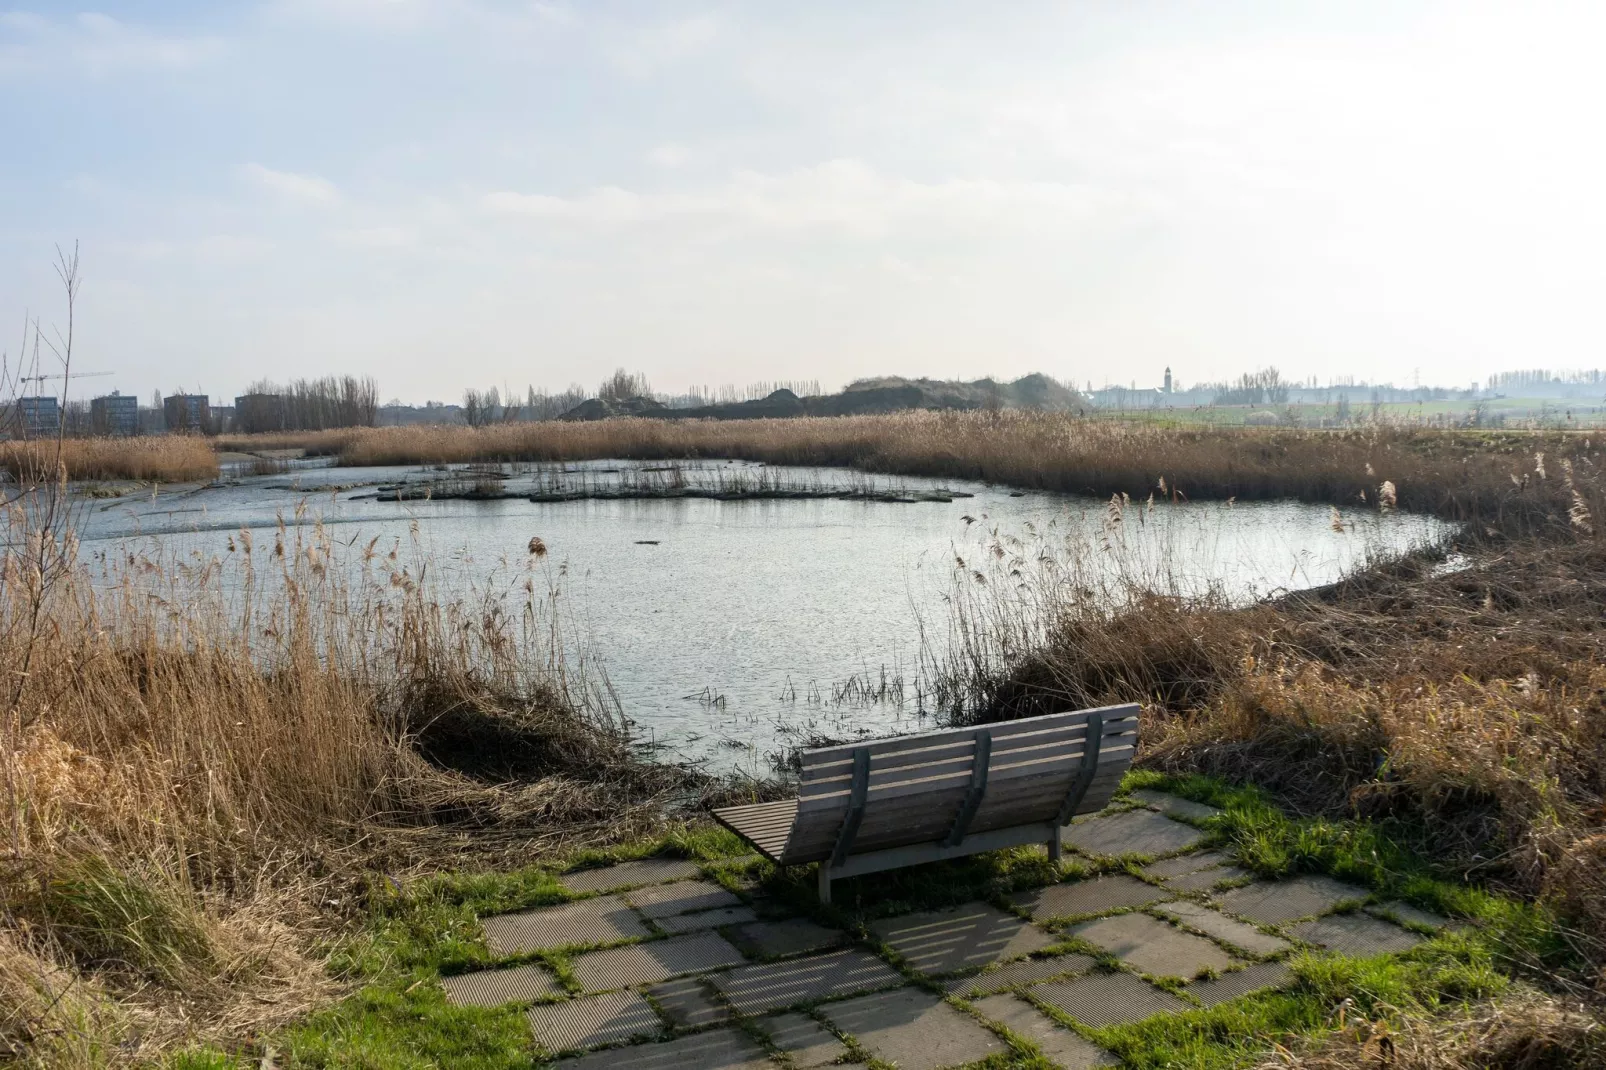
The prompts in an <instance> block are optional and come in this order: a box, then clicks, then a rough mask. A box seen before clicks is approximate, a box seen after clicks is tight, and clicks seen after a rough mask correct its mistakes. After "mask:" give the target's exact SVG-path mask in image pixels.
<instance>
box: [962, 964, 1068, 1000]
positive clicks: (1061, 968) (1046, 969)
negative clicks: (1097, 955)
mask: <svg viewBox="0 0 1606 1070" xmlns="http://www.w3.org/2000/svg"><path fill="white" fill-rule="evenodd" d="M1095 965H1096V963H1095V962H1094V960H1093V959H1091V958H1089V957H1088V956H1086V955H1077V954H1070V955H1058V956H1055V957H1054V958H1051V959H1024V960H1022V961H1020V962H1011V963H1007V964H1005V965H1003V966H1000V967H999V968H998V969H996V970H993V971H991V972H989V973H978V974H975V975H974V976H971V977H961V978H959V979H958V980H955V981H949V982H948V984H947V986H946V987H947V989H948V991H949V993H951V994H952V995H956V996H963V995H965V994H966V993H968V992H974V993H976V994H978V995H984V994H986V993H989V992H1002V991H1003V990H1004V989H1006V988H1013V987H1015V986H1016V985H1031V984H1037V983H1039V982H1042V981H1049V980H1053V979H1054V978H1056V977H1063V976H1065V975H1066V974H1072V973H1086V972H1087V971H1088V970H1091V969H1092V968H1093V967H1094V966H1095Z"/></svg>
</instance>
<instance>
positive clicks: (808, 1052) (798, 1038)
mask: <svg viewBox="0 0 1606 1070" xmlns="http://www.w3.org/2000/svg"><path fill="white" fill-rule="evenodd" d="M758 1027H759V1028H760V1029H762V1030H763V1031H764V1032H765V1033H766V1034H768V1035H769V1038H770V1043H771V1044H774V1045H775V1046H776V1047H777V1048H780V1049H781V1050H782V1051H784V1052H786V1054H787V1055H788V1056H789V1057H790V1058H791V1060H792V1065H793V1066H795V1067H797V1068H798V1070H815V1068H817V1067H821V1066H833V1065H835V1064H836V1062H837V1060H839V1059H841V1058H843V1057H844V1056H846V1055H847V1054H848V1046H847V1045H846V1044H844V1043H842V1041H840V1040H838V1039H837V1036H836V1034H835V1033H832V1032H831V1031H830V1030H829V1029H827V1028H825V1026H823V1025H821V1024H820V1023H819V1022H817V1021H815V1020H814V1019H813V1018H810V1017H809V1016H808V1015H806V1014H798V1013H797V1012H796V1011H791V1012H788V1013H786V1014H777V1015H775V1016H774V1017H773V1018H763V1019H760V1020H759V1022H758Z"/></svg>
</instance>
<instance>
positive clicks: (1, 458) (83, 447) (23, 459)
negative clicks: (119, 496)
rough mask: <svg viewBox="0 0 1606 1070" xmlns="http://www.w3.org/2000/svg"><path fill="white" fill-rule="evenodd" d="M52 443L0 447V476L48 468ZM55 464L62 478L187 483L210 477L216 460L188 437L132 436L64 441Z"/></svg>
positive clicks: (30, 474) (52, 459)
mask: <svg viewBox="0 0 1606 1070" xmlns="http://www.w3.org/2000/svg"><path fill="white" fill-rule="evenodd" d="M55 458H56V442H55V440H54V439H49V440H44V441H39V440H28V441H13V442H3V443H0V472H4V473H6V474H7V475H9V476H11V477H12V478H13V479H19V480H27V479H29V478H31V477H33V476H35V475H36V474H37V473H39V472H40V471H41V469H44V468H49V467H51V466H53V465H54V464H55V463H56V461H55ZM60 463H61V464H62V465H63V466H65V468H66V472H67V478H68V479H74V480H85V479H134V480H139V481H141V482H146V483H187V482H192V481H196V480H206V479H214V478H216V476H217V473H218V466H217V456H216V455H215V454H214V453H213V452H212V447H211V445H210V444H209V443H208V442H207V441H206V440H205V439H202V438H197V437H195V436H192V435H161V436H151V437H145V436H141V437H138V438H69V439H67V440H65V441H64V442H63V443H62V444H61V460H60Z"/></svg>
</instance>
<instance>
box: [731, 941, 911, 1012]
mask: <svg viewBox="0 0 1606 1070" xmlns="http://www.w3.org/2000/svg"><path fill="white" fill-rule="evenodd" d="M710 980H711V981H713V983H714V986H715V987H716V988H718V989H719V990H720V992H722V993H723V994H724V996H725V998H726V999H728V1000H729V1001H730V1002H731V1004H732V1005H734V1006H735V1007H736V1009H737V1010H739V1011H741V1012H742V1013H743V1014H756V1013H758V1012H759V1011H767V1010H778V1009H780V1008H782V1007H790V1006H792V1005H794V1004H797V1003H808V1002H812V1001H814V1000H819V999H827V998H830V997H832V996H846V995H851V994H852V993H854V992H864V991H867V990H869V989H872V988H886V987H889V986H892V985H900V984H902V983H903V977H902V975H900V974H899V973H898V971H896V970H894V969H893V968H892V967H891V966H888V965H887V964H886V963H885V962H882V961H881V960H880V959H878V958H876V957H875V956H874V955H872V954H870V953H869V952H867V951H861V950H859V949H857V948H848V949H846V950H843V951H834V952H832V953H830V954H827V955H811V956H810V957H808V958H802V959H787V960H786V961H785V962H766V963H761V964H758V965H754V966H742V967H740V968H738V969H735V970H731V971H730V972H729V973H722V974H717V975H715V976H713V977H711V978H710Z"/></svg>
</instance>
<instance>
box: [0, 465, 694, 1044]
mask: <svg viewBox="0 0 1606 1070" xmlns="http://www.w3.org/2000/svg"><path fill="white" fill-rule="evenodd" d="M40 493H45V492H43V491H41V492H40ZM39 515H41V514H40V511H39V510H38V509H34V510H29V509H26V508H24V507H22V506H21V505H17V504H14V505H13V507H12V508H11V510H10V516H11V522H12V525H13V527H12V529H11V536H10V538H9V539H8V541H7V545H6V553H5V557H4V561H3V562H0V565H3V569H0V621H4V622H5V625H6V627H5V628H3V629H0V670H3V671H4V679H5V680H6V681H7V682H8V687H10V686H12V685H13V683H14V685H15V689H14V690H11V691H10V692H9V693H8V695H7V698H8V699H9V702H8V705H7V708H6V709H5V711H4V712H5V721H4V723H3V724H0V790H3V791H4V806H3V810H0V905H3V908H4V914H3V915H0V916H3V917H4V919H5V920H4V924H3V925H0V992H6V993H15V995H9V996H7V997H6V998H7V999H8V1006H9V1007H10V1008H11V1010H10V1011H9V1013H8V1014H0V1046H3V1045H5V1044H10V1045H11V1046H12V1047H13V1048H14V1049H15V1050H26V1051H29V1052H32V1053H34V1054H36V1055H39V1053H46V1054H48V1058H46V1057H45V1055H40V1056H39V1061H40V1063H41V1064H42V1065H97V1064H99V1063H102V1062H117V1061H125V1060H127V1059H130V1058H134V1057H138V1056H140V1055H142V1054H148V1053H151V1052H153V1051H159V1050H161V1049H162V1048H163V1047H165V1046H168V1045H170V1044H172V1043H175V1042H177V1041H180V1040H186V1039H194V1038H195V1037H198V1036H199V1037H204V1036H209V1035H214V1036H215V1035H227V1034H237V1033H238V1032H239V1031H240V1030H242V1029H245V1028H247V1027H255V1026H256V1025H265V1024H270V1023H271V1022H272V1021H279V1020H283V1019H285V1018H287V1017H290V1016H294V1015H296V1014H299V1013H302V1012H304V1011H305V1010H306V1009H307V1008H308V1007H309V1006H310V1005H311V1003H312V1002H313V1001H315V1000H317V999H318V998H320V997H322V996H325V995H327V990H328V988H329V982H328V981H327V979H326V978H324V976H323V974H322V971H321V969H320V968H319V967H318V966H317V964H316V963H315V962H314V961H313V960H312V959H310V958H309V957H308V955H307V953H306V949H307V948H308V947H309V944H310V942H311V940H312V939H313V938H314V937H316V936H317V935H318V933H319V932H320V931H323V930H325V929H327V926H328V925H329V923H330V919H329V918H328V917H327V915H326V913H324V914H321V913H320V912H319V911H318V910H316V909H314V908H313V906H312V904H313V903H314V902H315V901H317V900H320V899H321V898H323V897H325V896H327V894H328V893H327V892H323V893H320V892H319V890H318V889H319V887H320V886H326V885H328V884H329V882H331V881H339V880H341V879H342V878H340V877H339V876H338V875H339V874H340V873H342V872H347V871H348V870H347V867H348V866H351V865H355V864H357V863H358V862H359V861H360V862H363V863H366V864H370V865H372V864H376V863H377V862H378V861H379V860H382V859H388V861H387V862H386V863H385V864H388V865H393V866H403V867H405V866H407V865H408V864H409V860H410V859H416V858H418V857H419V856H420V855H423V854H426V853H431V852H435V851H438V849H439V846H440V843H439V842H435V843H433V844H432V843H430V842H427V841H423V842H421V841H420V839H419V833H418V832H406V831H405V830H406V829H408V828H409V827H411V828H413V829H417V830H421V831H422V830H427V829H429V828H432V827H435V826H438V825H441V824H442V823H443V822H449V823H452V824H454V825H455V826H457V827H465V826H467V827H477V828H496V827H515V828H518V829H519V830H520V837H521V839H522V840H523V841H524V849H525V850H526V851H540V850H542V849H551V848H552V847H553V846H554V845H555V844H557V843H560V842H563V841H564V840H576V839H578V840H580V841H584V840H585V839H586V838H587V837H591V838H601V837H608V836H614V835H619V834H628V833H630V832H631V831H632V830H637V831H639V830H642V829H644V828H646V827H648V825H649V823H651V822H654V821H656V820H658V815H659V814H660V813H661V807H662V805H663V804H662V799H663V798H664V797H665V793H667V792H671V791H675V792H684V790H685V789H686V788H687V787H688V786H691V787H695V780H694V779H693V778H690V777H689V775H688V774H683V773H681V772H679V771H676V770H674V769H669V768H659V767H649V766H643V765H641V764H639V763H637V762H635V761H634V760H633V758H632V757H631V754H630V751H629V747H628V743H627V741H626V740H625V739H624V738H623V736H622V734H621V733H620V732H619V731H618V730H617V728H616V726H615V725H614V724H613V723H612V722H611V721H610V720H609V714H608V708H607V706H606V704H605V702H604V701H602V700H603V699H605V696H606V689H605V687H604V686H603V684H604V682H603V681H600V680H598V679H597V678H596V677H595V676H594V675H591V674H590V672H589V669H588V666H587V665H586V664H585V662H584V661H583V660H580V661H576V660H575V653H574V651H573V649H572V647H569V646H566V645H565V644H564V642H563V640H562V632H561V629H560V627H559V622H558V621H557V618H556V616H555V612H554V610H553V604H554V602H555V601H556V599H557V592H556V591H555V590H554V589H552V587H551V586H550V582H551V581H552V580H553V578H554V576H555V572H553V571H552V570H550V569H549V568H548V566H547V565H546V564H545V563H544V562H542V561H541V560H540V559H539V557H538V556H536V555H533V554H532V555H531V556H530V558H529V560H528V561H527V562H524V563H520V564H517V565H510V566H508V567H507V569H505V570H503V571H501V572H495V571H493V573H492V574H491V576H490V577H489V578H486V579H482V580H481V581H479V582H478V583H476V585H475V586H474V587H473V588H472V589H470V590H469V591H467V592H463V593H460V594H458V595H456V596H446V595H443V593H442V592H440V591H439V590H437V589H436V588H435V587H434V585H433V584H432V583H428V582H424V581H423V580H422V577H423V574H424V572H425V567H424V563H423V562H422V561H420V560H416V559H413V558H412V557H411V555H410V553H409V552H407V551H406V549H405V548H403V547H400V546H396V545H392V546H388V547H380V546H378V545H377V544H375V543H370V544H369V545H368V546H367V547H365V548H362V549H361V551H360V556H359V557H358V558H357V559H355V560H343V559H342V557H341V553H342V547H341V546H340V544H338V543H336V542H335V541H334V540H333V539H332V538H331V537H330V536H329V535H328V533H327V532H325V531H323V530H322V529H321V528H319V527H317V526H316V525H306V526H300V525H298V526H287V525H283V524H281V526H280V528H279V530H278V531H277V532H276V533H275V535H274V537H273V540H272V542H271V543H269V544H266V545H262V544H256V545H254V544H253V540H252V538H251V536H250V534H249V533H248V532H244V531H242V532H240V533H238V534H237V535H235V536H234V537H233V538H232V539H231V540H230V542H229V549H228V551H227V552H226V553H224V554H222V555H220V556H218V557H215V558H208V557H202V556H199V555H192V556H178V555H176V554H175V555H157V554H154V553H153V554H152V555H151V556H139V555H132V556H129V555H126V554H125V553H124V552H123V551H118V552H116V553H109V554H108V553H97V554H96V555H94V556H93V557H91V556H89V555H84V554H81V553H79V552H78V551H77V550H76V548H75V546H74V545H72V543H71V538H72V535H71V530H70V527H68V526H59V527H56V528H44V529H41V528H40V526H39V525H38V524H37V523H36V518H37V517H38V516H39ZM56 538H59V539H61V540H62V541H63V545H62V546H60V547H59V548H58V553H57V554H56V557H55V558H54V559H55V560H59V561H61V562H63V563H64V564H63V567H61V568H52V569H48V570H47V574H46V576H47V580H49V581H50V582H41V581H40V574H39V573H38V572H37V570H35V569H34V568H33V566H32V565H31V564H30V562H31V561H32V560H33V558H32V557H31V556H30V554H31V553H32V552H33V551H34V550H35V549H36V548H37V547H38V546H40V545H41V544H43V543H44V542H48V541H49V540H51V539H56ZM353 552H356V551H353ZM41 599H42V601H43V604H44V608H45V613H44V615H43V617H42V625H41V627H40V628H39V629H38V630H37V634H35V632H34V630H32V629H30V627H29V626H28V624H27V622H28V620H29V619H30V616H31V614H32V612H33V608H34V606H35V605H36V604H38V603H39V602H40V600H41ZM582 709H583V710H588V711H589V714H583V713H581V712H577V711H579V710H582ZM510 775H511V776H516V777H518V782H517V783H516V784H513V785H511V786H509V785H507V784H506V781H507V779H508V777H509V776H510ZM387 829H397V830H400V831H399V833H398V834H397V835H394V836H392V835H389V834H388V833H387V831H386V830H387ZM359 844H360V845H361V846H354V845H359ZM436 857H437V860H438V857H439V856H438V854H437V855H436ZM29 993H32V995H31V996H30V995H29ZM180 1006H182V1010H180ZM97 1053H98V1054H97Z"/></svg>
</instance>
